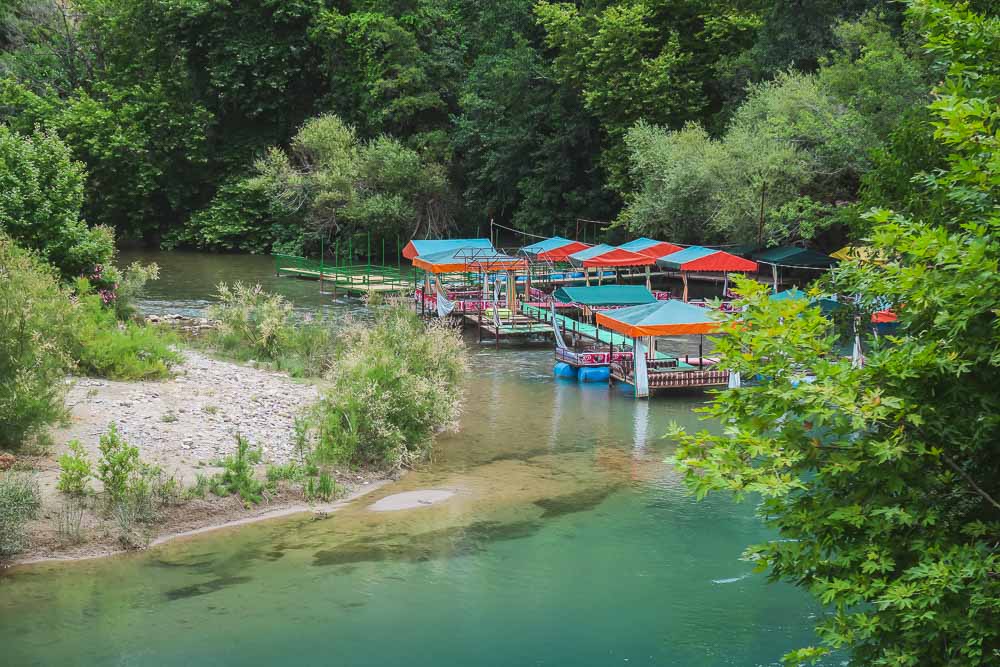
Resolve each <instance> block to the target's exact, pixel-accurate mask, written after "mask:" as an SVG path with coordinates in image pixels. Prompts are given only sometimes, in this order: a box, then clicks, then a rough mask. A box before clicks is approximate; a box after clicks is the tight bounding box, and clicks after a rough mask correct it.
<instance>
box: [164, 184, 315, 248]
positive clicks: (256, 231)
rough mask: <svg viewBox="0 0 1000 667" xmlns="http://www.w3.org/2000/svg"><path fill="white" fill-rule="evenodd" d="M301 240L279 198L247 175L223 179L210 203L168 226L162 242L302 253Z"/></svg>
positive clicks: (166, 245)
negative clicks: (180, 225)
mask: <svg viewBox="0 0 1000 667" xmlns="http://www.w3.org/2000/svg"><path fill="white" fill-rule="evenodd" d="M304 242H305V237H304V235H303V231H302V230H300V229H297V228H296V225H294V224H293V223H292V220H291V216H290V215H289V212H288V211H287V210H285V209H284V207H283V206H282V205H281V202H280V201H277V200H275V199H272V198H271V197H269V196H268V195H267V193H266V192H264V191H263V190H261V188H259V187H254V186H253V183H252V181H251V180H250V179H246V178H239V179H236V180H234V181H231V182H227V183H223V184H222V186H221V187H220V188H219V190H218V192H216V194H215V197H214V198H213V199H212V201H211V203H210V204H209V205H208V206H207V207H206V208H203V209H201V210H200V211H198V212H196V213H195V214H194V215H193V216H191V218H190V219H189V220H188V221H187V222H186V223H185V224H184V226H183V227H177V228H174V229H173V230H171V231H170V232H169V233H168V235H167V237H166V239H165V240H164V243H163V245H164V246H165V247H167V248H173V247H176V246H178V245H181V244H184V245H190V246H195V247H198V248H204V249H207V250H243V251H247V252H252V253H263V252H268V251H271V250H273V251H274V252H280V253H283V254H289V255H302V254H303V252H304V246H303V244H304Z"/></svg>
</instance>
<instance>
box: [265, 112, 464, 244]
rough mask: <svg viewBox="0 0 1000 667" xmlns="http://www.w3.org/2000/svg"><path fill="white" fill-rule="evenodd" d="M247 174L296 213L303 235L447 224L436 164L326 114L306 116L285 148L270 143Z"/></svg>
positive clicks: (423, 230)
mask: <svg viewBox="0 0 1000 667" xmlns="http://www.w3.org/2000/svg"><path fill="white" fill-rule="evenodd" d="M256 169H257V172H258V176H257V177H256V178H255V179H253V181H252V183H253V185H254V186H255V187H258V188H260V189H261V190H262V191H264V192H266V193H268V195H269V196H270V197H271V198H272V200H273V201H274V202H275V206H279V207H281V208H284V209H287V210H289V211H296V212H300V213H301V214H302V215H303V216H304V218H305V222H306V226H305V228H304V229H303V233H304V234H305V236H306V238H307V239H310V238H311V239H318V238H319V237H320V236H321V235H322V236H327V235H329V234H330V233H331V232H340V231H341V230H343V231H344V232H345V233H351V232H352V231H354V230H356V229H359V228H360V229H369V230H373V231H376V232H378V233H380V234H382V235H383V236H395V235H397V234H407V235H413V234H417V235H420V234H424V235H427V236H437V235H441V234H443V233H444V232H446V231H447V230H448V229H449V228H450V226H451V223H452V213H451V208H452V203H451V195H450V191H449V186H448V181H447V178H446V176H445V173H444V169H443V167H441V166H440V165H438V164H437V163H434V162H428V161H425V160H423V159H422V158H421V157H420V156H419V154H418V153H416V152H415V151H413V150H412V149H410V148H406V147H405V146H403V145H402V144H401V143H400V142H399V141H398V140H396V139H393V138H391V137H379V138H377V139H374V140H372V141H368V142H363V141H360V140H359V139H358V137H357V134H356V132H355V130H354V128H352V127H350V126H348V125H346V124H345V123H344V122H343V121H341V120H340V119H339V118H338V117H336V116H333V115H325V116H319V117H316V118H312V119H310V120H309V121H307V122H306V123H305V124H304V125H303V126H302V128H301V129H300V130H299V132H298V133H297V134H296V135H295V137H294V138H293V140H292V145H291V148H290V151H289V154H286V153H284V152H283V151H281V150H279V149H277V148H272V149H270V150H269V151H268V153H267V155H266V156H265V157H264V158H262V159H261V160H258V162H257V163H256Z"/></svg>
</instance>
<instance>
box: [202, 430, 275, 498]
mask: <svg viewBox="0 0 1000 667" xmlns="http://www.w3.org/2000/svg"><path fill="white" fill-rule="evenodd" d="M260 458H261V453H260V450H259V449H254V448H251V447H250V443H249V442H248V441H247V439H246V438H244V437H243V436H240V435H237V436H236V453H235V454H232V455H230V456H227V457H226V458H224V459H223V460H222V472H221V473H219V474H218V475H216V476H215V477H214V478H213V480H212V485H211V491H212V493H214V494H215V495H217V496H231V495H236V496H239V498H240V500H241V501H242V502H243V504H244V505H246V506H247V507H250V506H252V505H256V504H258V503H260V502H261V501H262V500H263V494H264V484H263V483H261V482H260V481H259V480H257V478H256V477H255V476H254V468H253V467H254V465H256V464H257V463H260Z"/></svg>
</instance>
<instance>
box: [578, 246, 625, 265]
mask: <svg viewBox="0 0 1000 667" xmlns="http://www.w3.org/2000/svg"><path fill="white" fill-rule="evenodd" d="M614 249H615V247H614V246H611V245H608V244H607V243H602V244H600V245H595V246H591V247H590V248H587V249H586V250H581V251H580V252H576V253H573V254H572V255H570V256H569V257H568V259H569V261H570V263H571V264H573V266H583V262H584V260H587V259H591V258H592V257H597V256H598V255H603V254H604V253H606V252H610V251H611V250H614Z"/></svg>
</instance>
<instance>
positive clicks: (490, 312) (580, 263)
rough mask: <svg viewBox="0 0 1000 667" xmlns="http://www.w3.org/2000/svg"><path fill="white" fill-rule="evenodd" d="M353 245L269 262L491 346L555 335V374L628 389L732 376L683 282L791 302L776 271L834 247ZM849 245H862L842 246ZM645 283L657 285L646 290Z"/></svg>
mask: <svg viewBox="0 0 1000 667" xmlns="http://www.w3.org/2000/svg"><path fill="white" fill-rule="evenodd" d="M360 245H361V244H356V247H351V246H350V245H349V246H348V248H347V249H346V253H343V252H342V250H343V249H342V248H341V247H340V245H339V244H338V245H337V246H336V247H335V249H334V263H333V264H332V265H331V264H327V263H324V262H323V260H322V259H321V260H320V261H319V262H313V261H310V260H306V259H304V258H293V257H287V256H275V259H276V263H277V266H276V269H277V272H278V273H279V274H281V275H292V276H297V277H301V278H313V279H319V280H321V281H325V282H328V283H330V284H331V285H332V286H333V288H334V291H336V290H337V289H341V290H343V291H346V292H348V293H355V294H362V295H364V294H372V293H375V292H391V293H395V294H400V295H402V294H406V293H407V292H409V293H410V294H412V295H413V298H414V304H415V305H416V308H417V310H418V312H420V313H421V314H424V315H436V316H438V317H448V316H457V317H460V318H462V320H463V323H464V324H465V325H471V326H472V327H474V328H475V330H476V332H477V334H476V335H477V339H478V340H479V341H480V342H484V341H491V342H493V343H494V345H495V346H496V347H498V348H499V346H500V344H501V342H502V341H505V340H515V341H517V340H520V341H522V342H528V341H538V342H542V341H554V356H555V366H554V373H555V375H556V376H557V377H560V378H568V379H575V380H578V381H580V382H608V383H619V384H623V385H627V386H630V387H632V389H633V393H634V395H635V396H636V397H647V396H649V395H650V394H652V393H656V392H661V391H665V390H681V389H704V388H713V387H725V386H732V385H733V383H734V381H735V382H736V383H737V384H738V382H739V380H738V378H734V377H733V376H732V374H730V373H729V372H728V371H727V370H725V369H719V368H716V367H715V362H716V360H715V359H713V358H711V357H707V356H706V355H705V354H704V335H705V334H711V333H715V332H717V330H718V326H719V320H718V318H719V316H718V315H717V314H716V313H713V312H712V308H713V307H718V304H719V303H720V302H718V301H717V302H714V305H710V304H709V303H707V302H705V301H703V300H702V301H698V300H696V299H691V298H690V297H691V295H690V282H691V281H693V280H698V281H706V280H708V281H712V282H715V283H716V284H719V283H721V285H722V289H721V290H720V292H721V293H720V296H721V304H722V306H721V307H722V309H723V310H727V309H728V308H727V303H726V298H727V296H728V282H729V276H730V274H734V273H735V274H744V275H752V276H754V277H755V278H756V279H757V280H761V281H766V282H771V283H773V285H774V292H775V295H774V297H773V298H777V299H782V298H795V299H800V298H806V296H805V294H804V293H803V292H802V291H801V290H798V289H797V288H795V287H793V288H792V289H791V290H786V291H785V292H780V293H779V291H778V285H779V283H780V278H781V277H782V276H781V274H782V272H786V275H789V274H791V275H795V273H796V271H808V270H817V269H818V270H827V269H829V268H830V267H831V266H833V265H834V264H835V263H836V262H837V261H838V259H837V256H836V255H837V253H834V255H833V256H829V255H824V254H822V253H819V252H816V251H814V250H811V249H807V248H800V247H793V246H788V247H779V248H768V249H763V250H758V251H754V250H751V249H747V251H746V252H740V251H738V250H737V249H736V248H732V250H733V252H728V251H727V250H724V249H722V248H710V247H705V246H688V247H683V246H681V245H678V244H674V243H669V242H666V241H659V240H656V239H651V238H646V237H642V238H637V239H633V240H631V241H628V242H627V243H622V244H620V245H617V246H615V245H610V244H608V243H597V244H589V243H584V242H581V241H577V240H573V239H569V238H565V237H561V236H552V237H550V238H539V239H538V240H534V241H533V242H532V243H530V244H528V245H524V246H523V247H520V248H516V249H501V248H498V247H496V245H494V241H493V239H492V238H468V239H413V240H411V241H409V242H408V243H407V244H406V245H405V246H400V245H399V244H398V243H397V244H396V252H395V254H396V266H391V265H389V264H388V263H387V262H386V259H387V258H386V249H385V242H384V241H383V242H382V244H381V245H382V253H381V262H379V261H373V259H374V260H377V259H378V258H377V257H374V255H373V252H372V250H373V248H372V245H373V244H372V239H371V237H370V236H368V238H367V239H366V243H365V246H364V247H365V261H364V262H363V263H361V262H359V261H358V260H357V258H358V257H359V252H360V250H359V248H360ZM848 253H851V256H854V255H862V254H864V252H863V249H856V248H850V249H846V248H845V249H844V250H843V251H842V254H844V255H845V256H846V255H847V254H848ZM342 258H343V261H341V259H342ZM873 259H874V260H875V261H877V258H873ZM403 260H406V262H407V264H408V266H406V267H404V266H403ZM764 267H767V268H764ZM765 271H767V272H768V273H770V275H769V276H768V275H766V274H765V273H764V272H765ZM769 278H770V280H768V279H769ZM674 279H677V280H679V281H680V286H681V290H680V293H679V294H676V293H674V294H672V293H671V292H670V291H669V290H668V289H665V288H664V287H665V286H666V283H664V281H670V280H674ZM654 282H656V284H657V285H658V286H659V287H660V289H656V290H654V289H653V286H654ZM674 284H676V283H674ZM813 301H815V303H814V305H818V306H819V307H821V308H822V309H823V311H824V313H830V312H833V311H834V310H836V309H837V308H840V307H842V304H838V303H837V302H836V301H833V300H830V299H820V300H813ZM879 317H880V320H881V321H880V322H877V323H876V324H881V325H883V326H885V321H886V320H889V319H891V317H892V314H891V313H889V312H886V313H885V314H882V315H880V316H879ZM889 326H891V324H890V325H889ZM687 336H697V337H698V338H697V341H698V353H697V356H692V355H691V354H689V352H688V350H689V348H690V346H689V345H684V346H685V347H686V348H688V349H685V350H683V351H681V350H677V349H674V350H667V349H663V348H664V346H671V345H673V346H678V345H681V344H682V343H683V337H687ZM664 339H667V340H664ZM658 343H659V344H658Z"/></svg>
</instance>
